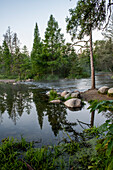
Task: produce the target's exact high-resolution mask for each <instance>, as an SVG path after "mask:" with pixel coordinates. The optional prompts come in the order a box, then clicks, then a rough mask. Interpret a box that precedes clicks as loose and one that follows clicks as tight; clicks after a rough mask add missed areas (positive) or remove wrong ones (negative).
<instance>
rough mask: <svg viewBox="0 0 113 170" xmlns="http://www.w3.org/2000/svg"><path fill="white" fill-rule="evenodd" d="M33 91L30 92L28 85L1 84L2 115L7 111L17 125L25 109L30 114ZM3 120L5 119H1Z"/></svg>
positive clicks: (0, 107) (0, 102)
mask: <svg viewBox="0 0 113 170" xmlns="http://www.w3.org/2000/svg"><path fill="white" fill-rule="evenodd" d="M31 95H32V94H31V93H29V91H28V88H26V86H21V85H17V86H12V85H7V84H0V112H1V117H2V114H4V112H5V111H7V113H8V115H9V118H11V119H12V121H13V122H14V124H15V125H16V122H17V120H18V119H19V117H21V116H22V113H23V111H24V109H25V111H26V112H27V113H28V114H30V110H31ZM1 122H3V120H2V119H1Z"/></svg>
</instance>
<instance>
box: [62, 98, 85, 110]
mask: <svg viewBox="0 0 113 170" xmlns="http://www.w3.org/2000/svg"><path fill="white" fill-rule="evenodd" d="M64 104H65V105H66V106H67V107H71V108H75V107H81V106H82V102H81V100H80V99H77V98H73V99H69V100H67V101H66V102H64Z"/></svg>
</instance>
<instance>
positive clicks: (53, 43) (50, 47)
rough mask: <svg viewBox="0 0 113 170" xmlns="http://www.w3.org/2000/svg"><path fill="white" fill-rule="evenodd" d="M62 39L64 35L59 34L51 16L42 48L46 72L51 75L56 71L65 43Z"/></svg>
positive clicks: (55, 22)
mask: <svg viewBox="0 0 113 170" xmlns="http://www.w3.org/2000/svg"><path fill="white" fill-rule="evenodd" d="M63 37H64V35H63V34H61V29H60V28H59V26H58V22H57V21H56V20H55V18H54V17H53V15H51V16H50V19H49V21H48V23H47V28H46V31H45V40H44V48H45V54H46V61H47V65H48V71H49V73H51V74H52V75H53V74H54V72H55V71H57V69H58V64H59V57H60V55H61V51H62V46H63V45H64V41H65V40H64V39H63Z"/></svg>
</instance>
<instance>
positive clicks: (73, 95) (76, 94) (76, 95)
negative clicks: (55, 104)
mask: <svg viewBox="0 0 113 170" xmlns="http://www.w3.org/2000/svg"><path fill="white" fill-rule="evenodd" d="M71 97H74V98H79V97H80V93H79V92H76V93H72V94H71Z"/></svg>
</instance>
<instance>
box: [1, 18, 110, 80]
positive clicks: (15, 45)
mask: <svg viewBox="0 0 113 170" xmlns="http://www.w3.org/2000/svg"><path fill="white" fill-rule="evenodd" d="M103 35H104V37H105V39H104V40H97V41H96V42H95V43H94V44H93V53H94V63H95V68H96V70H97V71H113V17H112V18H111V21H110V23H109V25H108V27H107V28H106V30H105V32H103ZM3 36H4V40H3V44H2V46H0V75H1V77H3V78H4V77H6V78H9V77H10V78H11V77H12V78H18V79H27V78H33V79H36V80H39V79H48V80H49V79H58V78H81V77H87V76H90V53H89V46H88V44H87V46H86V47H85V48H83V49H84V50H83V49H81V50H80V51H79V53H76V51H75V46H74V45H73V43H65V39H64V35H63V34H62V33H61V29H60V28H59V25H58V22H57V21H56V20H55V18H54V17H53V15H51V16H50V19H49V21H48V23H47V28H46V30H45V37H44V39H43V40H42V39H41V37H40V33H39V29H38V25H37V23H36V25H35V28H34V41H33V47H32V51H31V54H30V55H29V52H28V50H27V47H26V46H24V47H23V49H22V50H21V49H20V41H19V39H18V37H17V34H16V33H12V31H11V29H10V27H8V30H7V31H6V34H5V35H3Z"/></svg>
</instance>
